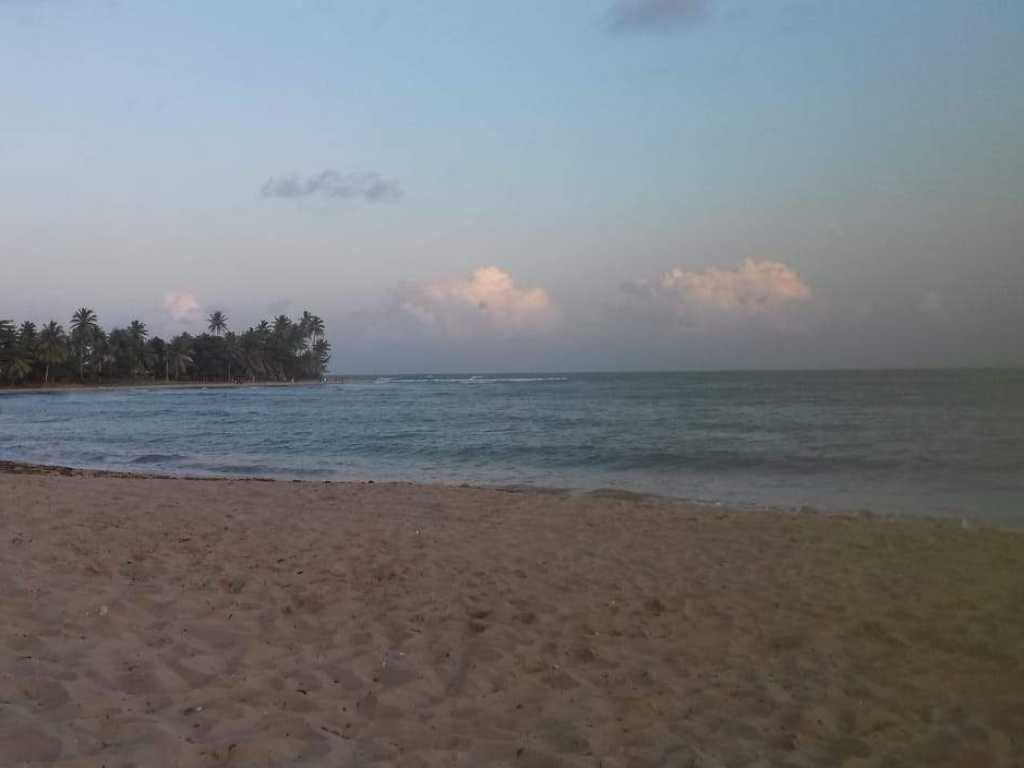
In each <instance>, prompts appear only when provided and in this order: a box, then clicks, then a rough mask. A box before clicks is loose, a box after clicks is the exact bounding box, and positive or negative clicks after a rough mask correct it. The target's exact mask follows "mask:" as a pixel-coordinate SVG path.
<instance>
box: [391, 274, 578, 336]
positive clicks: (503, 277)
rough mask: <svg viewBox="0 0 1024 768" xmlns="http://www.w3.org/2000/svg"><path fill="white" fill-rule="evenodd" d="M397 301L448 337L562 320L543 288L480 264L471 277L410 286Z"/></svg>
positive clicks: (522, 330) (541, 327)
mask: <svg viewBox="0 0 1024 768" xmlns="http://www.w3.org/2000/svg"><path fill="white" fill-rule="evenodd" d="M397 306H398V310H399V312H400V313H401V314H402V315H404V316H405V317H407V318H410V319H412V320H413V321H414V323H415V324H416V325H417V326H418V327H420V328H422V329H426V330H428V331H430V332H433V333H439V334H442V335H445V336H472V335H479V334H486V333H499V334H503V335H531V334H536V333H542V332H544V331H546V330H549V329H550V328H552V327H553V326H554V325H556V324H557V322H558V320H559V313H558V310H557V308H556V307H555V305H554V302H553V301H552V300H551V297H550V296H549V295H548V293H547V292H546V291H545V290H544V289H543V288H523V287H520V286H518V285H516V283H515V281H514V280H513V279H512V276H511V275H510V274H508V273H507V272H505V271H504V270H502V269H499V268H498V267H481V268H480V269H477V270H476V271H475V272H473V274H472V275H471V276H470V277H469V278H456V279H450V280H441V281H437V282H432V283H423V284H419V285H413V286H407V287H405V288H403V289H401V290H400V291H399V292H398V296H397Z"/></svg>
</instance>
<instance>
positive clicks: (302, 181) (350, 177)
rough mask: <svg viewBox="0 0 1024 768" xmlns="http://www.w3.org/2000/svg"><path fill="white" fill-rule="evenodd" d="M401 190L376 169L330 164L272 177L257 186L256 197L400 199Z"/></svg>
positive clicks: (371, 201)
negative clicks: (304, 172) (313, 171)
mask: <svg viewBox="0 0 1024 768" xmlns="http://www.w3.org/2000/svg"><path fill="white" fill-rule="evenodd" d="M402 194H403V192H402V187H401V185H400V184H399V183H398V182H397V181H395V180H394V179H385V178H383V177H382V176H380V175H378V174H376V173H339V172H338V171H335V170H333V169H331V168H328V169H327V170H324V171H321V172H320V173H316V174H313V175H311V176H307V177H305V178H302V177H300V176H299V175H298V174H295V173H292V174H288V175H286V176H280V177H272V178H269V179H267V180H266V182H264V184H263V186H262V187H261V188H260V197H263V198H278V199H283V200H302V199H305V198H321V199H324V200H363V201H365V202H368V203H385V202H391V201H394V200H398V199H400V198H401V197H402Z"/></svg>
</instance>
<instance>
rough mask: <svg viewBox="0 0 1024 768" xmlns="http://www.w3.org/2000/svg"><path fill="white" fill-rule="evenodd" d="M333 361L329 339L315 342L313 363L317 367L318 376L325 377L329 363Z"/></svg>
mask: <svg viewBox="0 0 1024 768" xmlns="http://www.w3.org/2000/svg"><path fill="white" fill-rule="evenodd" d="M330 361H331V344H330V342H329V341H327V339H317V340H316V341H314V342H313V363H314V364H315V365H316V375H317V376H323V375H324V373H326V372H327V363H329V362H330Z"/></svg>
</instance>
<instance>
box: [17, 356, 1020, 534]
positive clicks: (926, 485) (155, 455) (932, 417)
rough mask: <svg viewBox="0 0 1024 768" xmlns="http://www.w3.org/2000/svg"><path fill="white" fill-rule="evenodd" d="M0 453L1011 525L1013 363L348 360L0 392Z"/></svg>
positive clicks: (1015, 421) (1015, 507)
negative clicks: (303, 369)
mask: <svg viewBox="0 0 1024 768" xmlns="http://www.w3.org/2000/svg"><path fill="white" fill-rule="evenodd" d="M0 458H2V459H7V460H17V461H27V462H37V463H46V464H60V465H67V466H74V467H85V468H96V469H118V470H129V471H138V472H149V473H160V474H173V475H188V476H228V477H243V476H254V477H271V478H291V479H296V478H298V479H316V480H350V479H351V480H370V479H372V480H410V481H421V482H443V483H470V484H475V485H500V486H532V487H544V488H568V489H579V490H593V489H599V488H616V489H623V490H629V491H636V492H640V493H653V494H659V495H664V496H672V497H680V498H686V499H692V500H697V501H703V502H710V503H722V504H727V505H734V506H735V505H742V506H755V507H757V506H772V507H784V508H800V507H804V506H809V507H814V508H818V509H822V510H831V511H843V512H849V511H864V510H869V511H872V512H876V513H881V514H908V515H942V516H946V515H949V516H956V517H962V518H967V519H969V520H977V521H982V522H990V523H994V524H1002V525H1011V526H1021V525H1024V371H1022V370H1009V371H1008V370H947V371H822V372H722V373H630V374H564V375H555V374H515V375H509V374H502V375H487V374H478V375H450V376H440V375H439V376H425V375H416V376H390V377H363V378H355V379H352V380H346V382H345V383H341V384H324V385H308V386H307V385H296V386H291V387H248V388H240V389H221V388H210V389H175V388H169V387H157V388H140V389H120V390H103V391H78V392H76V391H67V392H61V393H57V394H43V393H33V394H21V395H17V396H13V397H8V396H3V397H0Z"/></svg>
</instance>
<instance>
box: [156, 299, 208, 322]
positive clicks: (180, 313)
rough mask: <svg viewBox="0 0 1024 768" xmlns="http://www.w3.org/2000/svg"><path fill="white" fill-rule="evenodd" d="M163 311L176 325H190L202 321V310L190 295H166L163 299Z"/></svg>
mask: <svg viewBox="0 0 1024 768" xmlns="http://www.w3.org/2000/svg"><path fill="white" fill-rule="evenodd" d="M164 310H165V311H166V312H167V314H169V315H170V316H171V318H172V319H173V320H174V321H175V322H176V323H181V324H185V323H191V322H195V321H197V320H200V319H202V314H203V313H202V308H201V307H200V306H199V301H198V300H197V299H196V297H195V296H194V295H192V294H191V293H168V294H167V295H166V296H165V297H164Z"/></svg>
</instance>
